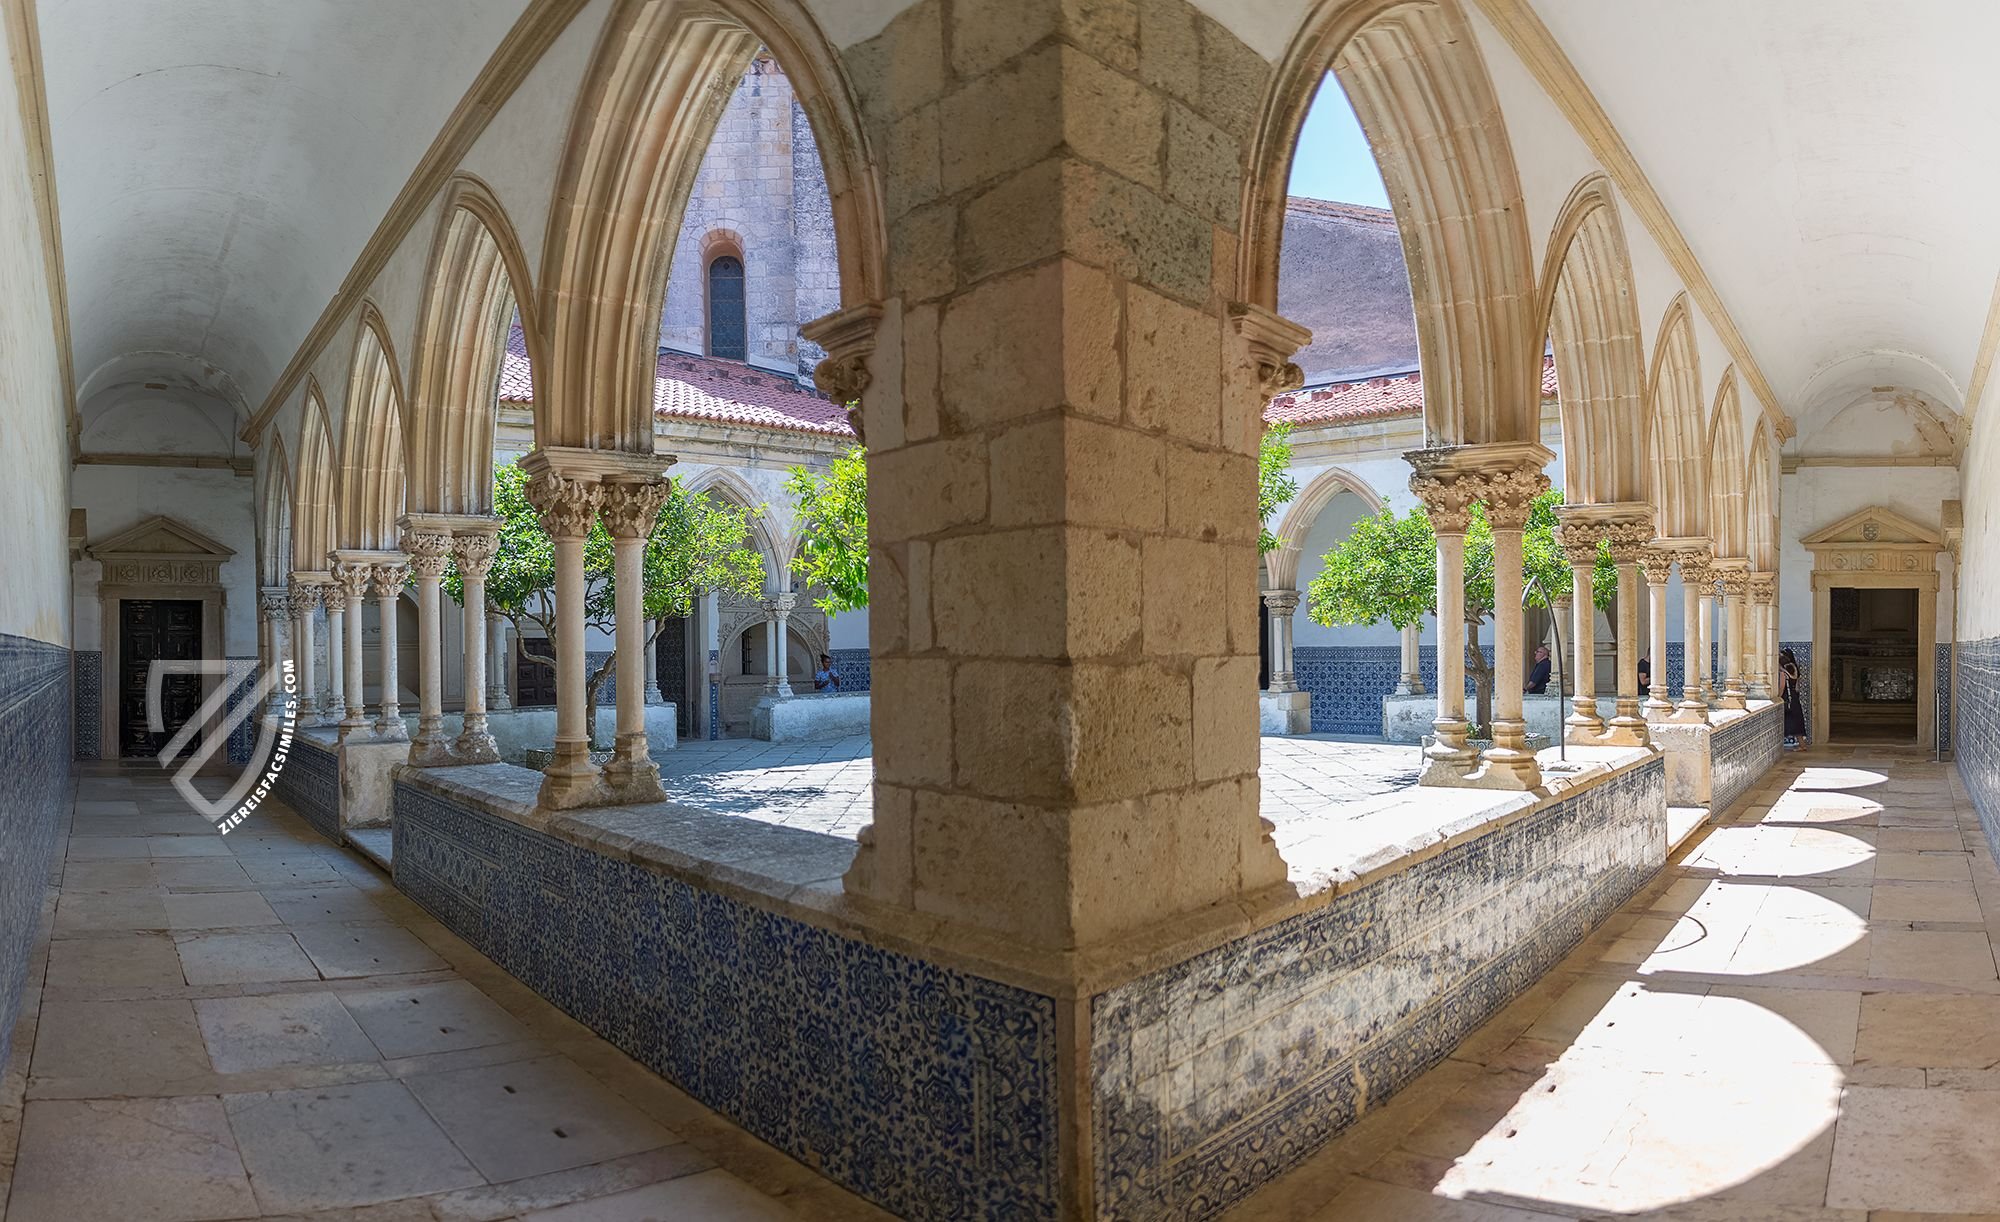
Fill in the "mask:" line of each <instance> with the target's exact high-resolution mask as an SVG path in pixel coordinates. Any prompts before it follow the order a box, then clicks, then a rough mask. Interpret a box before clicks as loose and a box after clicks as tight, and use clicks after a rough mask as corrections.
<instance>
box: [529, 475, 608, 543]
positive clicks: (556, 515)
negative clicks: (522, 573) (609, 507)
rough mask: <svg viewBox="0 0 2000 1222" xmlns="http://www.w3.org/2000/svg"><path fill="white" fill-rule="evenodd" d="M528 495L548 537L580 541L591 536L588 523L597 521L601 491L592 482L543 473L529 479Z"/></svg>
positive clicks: (600, 486) (601, 498) (594, 482)
mask: <svg viewBox="0 0 2000 1222" xmlns="http://www.w3.org/2000/svg"><path fill="white" fill-rule="evenodd" d="M527 496H528V504H530V505H533V506H534V507H535V513H536V514H537V515H539V516H540V518H541V519H542V529H543V530H546V531H548V532H549V537H550V538H552V539H581V538H584V537H586V536H587V535H589V534H590V524H591V523H592V522H593V521H595V520H596V519H597V507H598V505H599V504H600V503H602V501H603V499H604V488H603V486H602V485H600V484H598V483H597V482H596V481H594V480H580V479H573V478H571V477H569V476H567V475H558V474H557V473H556V472H554V471H549V470H542V471H537V472H535V474H533V475H532V476H530V477H529V478H528V487H527Z"/></svg>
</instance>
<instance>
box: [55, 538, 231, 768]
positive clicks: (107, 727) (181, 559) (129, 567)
mask: <svg viewBox="0 0 2000 1222" xmlns="http://www.w3.org/2000/svg"><path fill="white" fill-rule="evenodd" d="M85 553H86V554H87V555H89V556H90V558H91V559H93V560H95V561H97V562H98V563H99V564H100V565H102V566H103V571H102V573H101V574H100V575H99V577H98V582H97V604H98V614H99V617H100V623H101V624H102V626H103V627H102V634H103V635H102V640H101V643H100V645H99V649H100V650H101V653H100V655H99V656H100V658H101V659H102V660H101V661H100V663H99V665H98V668H97V669H98V671H99V677H98V683H99V695H98V725H99V727H100V729H99V735H98V757H99V758H100V759H107V760H115V759H120V758H123V757H121V756H120V755H119V754H118V742H119V740H118V709H119V701H118V695H119V692H118V685H119V681H120V678H121V675H120V671H121V669H122V668H121V667H120V666H119V664H118V658H119V657H121V656H122V655H121V648H120V647H121V645H122V641H121V640H120V624H121V617H120V615H119V604H120V603H122V602H124V601H125V600H126V599H128V598H129V599H175V600H182V601H187V602H198V603H200V604H201V652H202V656H203V657H205V658H224V657H227V656H228V655H226V654H225V653H224V652H223V632H222V617H223V614H224V612H225V609H226V607H227V605H228V595H227V592H226V591H225V590H224V588H223V585H222V564H223V562H224V561H226V560H228V559H229V558H230V557H232V556H234V555H235V554H236V552H235V549H233V548H230V547H226V546H224V545H223V544H221V543H218V542H217V541H216V540H214V539H211V538H209V537H208V536H207V535H205V534H203V533H202V532H200V531H198V530H196V529H194V528H193V527H192V526H188V525H186V524H185V523H182V522H177V521H175V520H174V519H172V518H170V517H167V516H166V515H164V514H158V515H155V516H153V517H150V518H147V519H146V520H145V521H143V522H140V523H139V524H138V525H136V526H133V527H130V528H129V529H126V530H122V531H120V532H118V533H117V534H115V535H113V536H111V537H110V538H108V539H105V540H102V541H101V542H98V543H95V544H93V545H91V546H90V547H88V548H86V549H85ZM223 681H224V676H220V675H204V676H203V677H202V680H201V694H202V698H203V699H204V700H206V699H207V698H208V697H209V696H211V695H212V694H214V691H215V689H216V687H217V685H219V684H220V683H222V682H223ZM216 724H217V722H216V719H214V718H211V719H210V723H209V727H208V728H209V730H210V731H211V732H212V731H213V730H214V729H215V727H216Z"/></svg>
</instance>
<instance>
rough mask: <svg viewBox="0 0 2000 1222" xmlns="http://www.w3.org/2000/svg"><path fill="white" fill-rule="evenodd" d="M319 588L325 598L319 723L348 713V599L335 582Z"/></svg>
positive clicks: (328, 722)
mask: <svg viewBox="0 0 2000 1222" xmlns="http://www.w3.org/2000/svg"><path fill="white" fill-rule="evenodd" d="M320 592H321V594H322V595H323V597H324V600H325V602H326V690H325V691H324V692H322V693H320V702H319V724H320V725H323V726H332V725H339V724H340V719H341V717H343V716H344V715H346V713H347V697H346V691H347V670H346V662H345V659H346V656H347V631H346V623H347V615H346V611H347V600H346V596H345V595H344V594H343V593H342V592H341V587H340V585H339V583H337V582H336V583H334V584H332V585H328V586H324V587H322V588H321V591H320Z"/></svg>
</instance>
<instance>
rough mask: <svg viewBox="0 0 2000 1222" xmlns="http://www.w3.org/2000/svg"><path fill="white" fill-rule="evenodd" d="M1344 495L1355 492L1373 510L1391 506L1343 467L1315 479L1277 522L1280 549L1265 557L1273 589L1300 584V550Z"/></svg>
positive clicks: (1275, 533)
mask: <svg viewBox="0 0 2000 1222" xmlns="http://www.w3.org/2000/svg"><path fill="white" fill-rule="evenodd" d="M1343 492H1352V493H1353V494H1354V495H1356V496H1358V497H1360V498H1361V499H1362V500H1363V501H1366V502H1367V503H1368V505H1369V506H1370V507H1371V508H1373V509H1378V510H1379V509H1382V508H1384V507H1386V506H1387V505H1388V503H1389V502H1388V501H1387V500H1385V499H1384V498H1383V496H1382V494H1381V493H1379V492H1377V491H1375V489H1374V488H1372V487H1370V486H1369V484H1368V481H1367V480H1365V479H1362V478H1361V477H1360V476H1358V475H1356V474H1354V473H1353V472H1352V471H1349V470H1347V469H1346V468H1344V467H1329V468H1327V469H1326V470H1324V471H1322V472H1320V473H1319V474H1318V475H1315V476H1313V477H1312V479H1311V481H1309V482H1308V483H1307V484H1306V486H1305V487H1304V488H1301V489H1300V490H1299V494H1298V495H1297V496H1295V497H1293V498H1292V502H1291V504H1290V505H1287V506H1286V507H1285V512H1284V516H1283V517H1281V518H1279V519H1278V524H1277V526H1276V527H1275V528H1274V529H1273V530H1272V532H1271V533H1272V534H1274V535H1276V536H1278V540H1279V543H1278V546H1277V548H1276V549H1275V550H1273V551H1271V552H1270V553H1268V554H1266V555H1265V557H1264V573H1265V576H1266V578H1267V579H1268V580H1269V582H1270V586H1269V588H1270V589H1273V590H1291V589H1296V588H1297V587H1298V584H1299V560H1300V558H1301V553H1300V548H1301V546H1302V543H1303V541H1304V539H1305V537H1306V535H1307V533H1308V532H1310V531H1311V530H1312V528H1313V523H1314V522H1316V521H1318V520H1319V515H1320V514H1321V513H1323V512H1325V510H1326V507H1327V506H1328V505H1331V504H1332V503H1333V501H1334V498H1336V497H1338V496H1339V495H1340V494H1341V493H1343Z"/></svg>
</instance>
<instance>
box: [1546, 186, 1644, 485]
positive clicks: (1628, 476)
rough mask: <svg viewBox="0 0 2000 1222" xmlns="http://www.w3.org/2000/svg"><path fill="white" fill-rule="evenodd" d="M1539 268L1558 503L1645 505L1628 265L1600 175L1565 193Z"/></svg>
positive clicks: (1635, 315)
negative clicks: (1557, 429) (1553, 398)
mask: <svg viewBox="0 0 2000 1222" xmlns="http://www.w3.org/2000/svg"><path fill="white" fill-rule="evenodd" d="M1543 267H1544V270H1543V272H1542V291H1543V293H1544V298H1543V306H1542V317H1544V318H1546V319H1547V320H1548V327H1547V330H1548V334H1549V340H1550V344H1551V347H1552V348H1553V349H1554V352H1555V362H1556V394H1557V397H1558V399H1559V401H1560V403H1561V406H1562V433H1563V484H1564V490H1563V491H1564V500H1566V501H1568V502H1569V503H1570V504H1572V505H1605V504H1614V503H1619V502H1637V501H1644V500H1646V499H1647V490H1648V486H1649V484H1650V476H1651V472H1650V470H1649V469H1648V468H1649V465H1650V464H1649V455H1648V452H1647V450H1648V447H1647V441H1648V438H1647V433H1648V430H1647V428H1646V408H1645V404H1646V370H1645V358H1644V355H1643V353H1642V351H1641V348H1640V342H1639V310H1638V306H1637V304H1636V303H1635V302H1634V300H1633V293H1632V261H1631V256H1630V255H1629V254H1628V253H1627V251H1626V247H1625V231H1624V227H1623V226H1622V225H1620V224H1619V220H1618V206H1617V200H1616V197H1615V196H1614V195H1613V194H1612V189H1611V182H1610V180H1609V179H1607V178H1605V177H1604V175H1602V174H1593V175H1591V176H1590V177H1588V178H1586V179H1584V180H1583V181H1582V182H1580V183H1578V184H1577V186H1576V189H1575V190H1573V191H1571V192H1570V196H1569V200H1568V201H1567V202H1566V203H1564V205H1563V209H1562V212H1561V213H1560V214H1559V215H1558V216H1557V218H1556V225H1555V230H1554V232H1553V236H1551V238H1550V239H1549V246H1548V251H1547V255H1546V258H1545V260H1544V263H1543Z"/></svg>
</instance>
